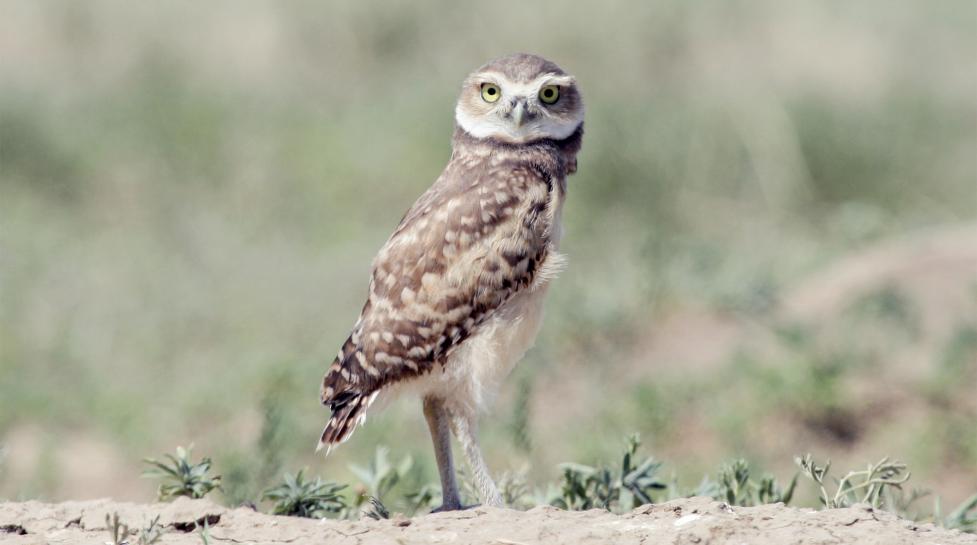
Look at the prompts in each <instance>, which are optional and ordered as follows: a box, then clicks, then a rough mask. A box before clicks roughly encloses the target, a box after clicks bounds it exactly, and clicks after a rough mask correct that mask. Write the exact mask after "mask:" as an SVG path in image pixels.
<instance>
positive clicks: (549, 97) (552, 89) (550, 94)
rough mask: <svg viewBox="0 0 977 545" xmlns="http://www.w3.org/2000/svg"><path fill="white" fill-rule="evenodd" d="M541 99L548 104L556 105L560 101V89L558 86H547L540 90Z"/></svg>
mask: <svg viewBox="0 0 977 545" xmlns="http://www.w3.org/2000/svg"><path fill="white" fill-rule="evenodd" d="M539 99H540V100H542V101H543V102H545V103H546V104H556V101H557V100H560V88H559V87H557V86H556V85H546V86H544V87H543V88H542V89H540V90H539Z"/></svg>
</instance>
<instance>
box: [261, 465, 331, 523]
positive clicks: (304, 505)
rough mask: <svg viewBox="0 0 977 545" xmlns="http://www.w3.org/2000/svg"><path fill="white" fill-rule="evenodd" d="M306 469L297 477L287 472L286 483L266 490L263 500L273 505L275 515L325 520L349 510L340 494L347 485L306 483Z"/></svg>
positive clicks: (320, 481)
mask: <svg viewBox="0 0 977 545" xmlns="http://www.w3.org/2000/svg"><path fill="white" fill-rule="evenodd" d="M303 471H304V470H299V472H298V473H297V474H295V475H292V474H290V473H285V480H284V482H282V483H281V484H279V485H278V486H275V487H273V488H270V489H268V490H266V491H265V493H264V494H263V496H262V498H263V499H265V500H270V501H272V502H274V506H273V507H272V513H274V514H276V515H287V516H290V517H305V518H322V517H325V516H326V515H327V514H330V513H339V512H341V511H342V510H343V509H345V508H346V500H345V498H344V497H343V496H342V495H340V494H339V492H340V491H341V490H343V489H344V488H346V485H344V484H343V485H341V484H336V483H332V482H326V481H323V480H322V479H321V478H320V477H316V478H315V480H312V481H307V480H305V478H304V477H303V475H302V473H303Z"/></svg>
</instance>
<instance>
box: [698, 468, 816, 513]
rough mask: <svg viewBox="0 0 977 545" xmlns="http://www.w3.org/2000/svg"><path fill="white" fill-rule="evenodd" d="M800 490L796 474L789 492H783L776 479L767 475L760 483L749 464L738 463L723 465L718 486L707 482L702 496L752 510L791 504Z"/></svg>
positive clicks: (701, 492) (701, 487) (700, 487)
mask: <svg viewBox="0 0 977 545" xmlns="http://www.w3.org/2000/svg"><path fill="white" fill-rule="evenodd" d="M796 486H797V474H796V473H795V474H794V477H793V478H792V479H791V480H790V482H789V483H788V484H787V487H786V488H781V486H780V484H779V483H778V482H777V480H776V479H775V478H774V477H773V476H772V475H764V476H763V477H761V478H760V480H759V481H757V480H754V479H753V478H752V475H751V473H750V465H749V463H747V462H746V460H743V459H737V460H734V461H732V462H730V463H727V464H725V465H723V467H722V468H721V469H720V470H719V475H718V481H717V482H715V483H713V482H711V481H709V480H708V479H706V480H704V481H703V484H702V485H700V486H699V493H700V494H704V495H707V496H712V497H714V498H716V499H717V500H722V501H724V502H726V503H727V504H729V505H739V506H744V507H748V506H754V505H762V504H766V503H777V502H783V503H785V504H786V503H790V500H791V498H792V497H793V495H794V488H795V487H796Z"/></svg>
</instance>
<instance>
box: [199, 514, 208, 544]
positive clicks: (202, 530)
mask: <svg viewBox="0 0 977 545" xmlns="http://www.w3.org/2000/svg"><path fill="white" fill-rule="evenodd" d="M196 526H197V532H198V533H199V534H200V542H201V543H203V544H204V545H210V523H209V522H207V518H206V517H204V523H203V524H202V525H201V524H199V523H198V524H197V525H196Z"/></svg>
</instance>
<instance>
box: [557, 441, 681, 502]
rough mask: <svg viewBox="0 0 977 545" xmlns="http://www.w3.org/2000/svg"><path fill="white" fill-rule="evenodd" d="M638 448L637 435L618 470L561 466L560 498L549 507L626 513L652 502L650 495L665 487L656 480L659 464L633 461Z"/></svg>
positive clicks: (653, 461) (652, 460) (649, 461)
mask: <svg viewBox="0 0 977 545" xmlns="http://www.w3.org/2000/svg"><path fill="white" fill-rule="evenodd" d="M640 445H641V441H640V440H639V439H638V435H637V434H635V435H632V436H630V437H629V438H628V446H627V449H626V450H625V452H624V456H623V457H622V460H621V466H620V467H621V469H620V471H615V470H614V469H611V468H609V467H605V466H597V467H592V466H586V465H582V464H575V463H566V464H561V465H560V468H561V469H562V470H563V482H562V486H561V491H560V495H559V497H557V498H555V499H554V500H553V501H552V505H555V506H557V507H562V508H563V509H573V510H586V509H593V508H595V507H597V508H602V509H607V510H612V511H627V510H630V509H633V508H635V507H637V506H639V505H644V504H646V503H652V502H653V500H652V493H653V492H655V491H660V490H665V489H666V488H667V487H668V485H666V484H665V483H664V482H663V481H661V480H660V479H659V478H658V470H659V469H660V468H661V465H662V464H661V462H656V461H655V460H654V459H653V458H645V459H644V460H642V461H641V462H637V461H636V460H637V452H638V447H639V446H640Z"/></svg>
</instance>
